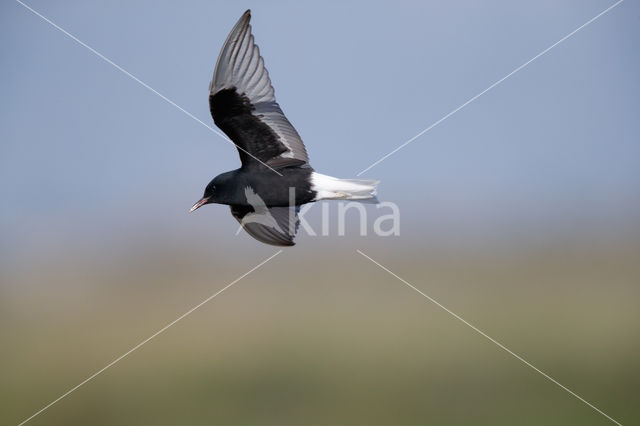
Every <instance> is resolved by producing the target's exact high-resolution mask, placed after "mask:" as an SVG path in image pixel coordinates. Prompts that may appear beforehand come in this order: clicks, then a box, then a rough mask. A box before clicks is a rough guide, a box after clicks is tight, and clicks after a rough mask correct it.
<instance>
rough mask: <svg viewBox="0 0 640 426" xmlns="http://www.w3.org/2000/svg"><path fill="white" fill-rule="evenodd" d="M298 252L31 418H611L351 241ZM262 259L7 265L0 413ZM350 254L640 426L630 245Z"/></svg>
mask: <svg viewBox="0 0 640 426" xmlns="http://www.w3.org/2000/svg"><path fill="white" fill-rule="evenodd" d="M323 247H324V246H323ZM581 247H582V246H581ZM310 250H311V249H310V248H307V249H300V250H287V251H285V252H284V253H282V254H281V255H280V256H278V257H276V258H275V259H274V260H273V261H272V262H270V263H268V264H267V265H265V266H264V267H263V268H261V269H259V270H258V271H256V272H255V273H254V274H252V275H250V276H248V277H246V278H245V279H243V280H242V281H240V282H238V283H237V284H236V285H235V286H233V287H231V288H230V289H228V290H227V291H226V292H224V293H222V294H221V295H220V296H219V297H218V298H216V299H214V300H213V301H211V302H210V303H208V304H207V305H204V306H203V307H202V308H200V309H199V310H197V311H195V312H194V313H193V314H192V315H190V316H189V317H187V318H185V319H184V320H182V321H181V322H179V323H178V324H176V325H175V326H173V327H172V328H170V329H168V330H167V331H166V332H165V333H163V334H161V335H159V336H158V337H157V338H156V339H154V340H152V341H151V342H149V343H148V344H146V345H145V346H143V347H142V348H140V349H139V350H137V351H136V352H134V353H132V354H131V355H130V356H128V357H127V358H125V359H123V360H122V361H120V362H119V363H117V364H116V365H114V366H113V367H112V368H111V369H109V370H107V371H105V372H104V373H103V374H101V375H100V376H98V377H96V378H95V379H94V380H92V381H90V382H89V383H87V384H86V385H84V386H83V387H81V388H79V389H78V390H77V391H76V392H74V393H72V394H70V395H69V396H68V397H67V398H65V399H63V400H61V401H60V402H59V403H57V404H56V405H54V406H53V407H51V408H50V409H49V410H47V411H46V412H44V413H42V414H41V415H40V416H38V417H36V418H34V419H33V420H31V421H30V422H29V423H28V424H32V425H210V424H231V425H256V424H260V425H299V424H305V425H329V424H331V425H425V424H447V425H469V424H473V425H513V424H518V425H541V424H545V425H556V424H557V425H568V424H571V425H606V424H611V423H610V422H609V421H608V420H607V419H606V418H604V417H603V416H601V415H600V414H598V413H596V412H595V411H594V410H592V409H591V408H589V407H588V406H586V405H585V404H583V403H582V402H580V401H578V400H577V399H576V398H574V397H572V396H571V395H569V394H568V393H567V392H565V391H564V390H562V389H560V388H559V387H558V386H556V385H555V384H553V383H551V382H549V381H548V380H546V379H545V378H543V377H542V376H540V375H539V374H537V373H536V372H534V371H533V370H531V369H530V368H528V367H527V366H525V365H523V364H522V363H521V362H519V361H518V360H516V359H514V358H513V357H511V356H510V355H509V354H507V353H506V352H504V351H502V350H501V349H499V348H498V347H496V346H495V345H494V344H492V343H490V342H489V341H487V340H486V339H485V338H483V337H481V336H480V335H478V334H477V333H475V332H474V331H473V330H471V329H470V328H468V327H467V326H465V325H464V324H462V323H460V322H459V321H457V320H456V319H454V318H453V317H451V316H450V315H449V314H447V313H446V312H444V311H443V310H441V309H440V308H438V307H437V306H435V305H433V304H432V303H430V302H429V301H428V300H426V299H425V298H423V297H421V296H419V295H418V294H417V293H415V292H414V291H413V290H410V289H409V288H407V287H406V286H405V285H404V284H402V283H401V282H399V281H397V280H396V279H394V278H393V277H391V276H390V275H388V274H387V273H385V272H384V271H382V270H380V269H379V268H378V267H376V266H375V265H373V264H372V263H370V262H369V261H367V260H366V259H364V258H362V257H361V256H359V255H358V254H356V253H355V252H354V250H353V248H351V247H342V248H339V249H335V248H333V249H331V250H329V249H327V248H326V247H325V248H316V249H314V250H315V251H313V252H312V251H310ZM273 251H275V250H273ZM273 251H272V250H271V249H270V248H266V249H264V250H263V251H260V252H257V253H248V254H247V255H246V259H238V258H236V257H235V256H234V255H233V254H232V253H224V252H216V253H215V256H213V255H211V256H210V255H209V254H208V253H207V252H206V250H202V249H196V248H187V247H182V246H171V245H166V246H164V247H162V248H158V249H157V250H155V251H153V252H148V251H147V252H146V253H145V254H144V255H140V254H138V255H135V256H134V255H132V253H134V252H136V250H128V251H127V250H122V252H120V253H119V254H116V253H110V254H109V255H104V254H101V255H100V256H98V255H96V254H95V253H94V254H85V255H84V257H82V255H80V254H78V253H75V252H74V253H71V254H70V255H66V254H64V253H60V254H59V255H58V256H56V258H55V259H54V258H49V259H41V260H39V261H38V262H34V263H22V264H13V265H12V266H11V267H5V268H3V273H2V280H3V286H2V297H1V298H0V308H1V310H0V316H1V319H2V324H3V326H2V342H3V345H2V346H3V349H2V351H0V365H1V366H2V380H1V381H0V382H1V385H0V392H1V397H0V400H1V401H2V409H1V410H0V424H18V423H19V422H20V421H22V420H24V419H25V418H27V417H28V416H30V415H31V414H33V413H34V412H35V411H37V410H38V409H40V408H41V407H42V406H44V405H45V404H47V403H49V402H50V401H52V400H53V399H55V398H56V397H58V396H59V395H60V394H62V393H63V392H64V391H66V390H67V389H69V388H71V387H72V386H74V385H76V384H77V383H79V382H81V381H82V380H83V379H85V378H86V377H88V376H89V375H90V374H92V373H93V372H95V371H97V370H98V369H100V368H101V367H103V366H104V365H106V364H107V363H109V362H110V361H112V360H113V359H115V358H116V357H118V356H119V355H121V354H122V353H124V352H126V351H127V350H128V349H130V348H131V347H133V346H134V345H136V344H137V343H138V342H140V341H141V340H143V339H145V338H146V337H148V336H149V335H151V334H152V333H153V332H155V331H156V330H158V329H159V328H161V327H162V326H164V325H165V324H167V323H169V322H170V321H172V320H173V319H175V318H176V317H178V316H179V315H181V314H182V313H183V312H185V311H186V310H188V309H189V308H190V307H192V306H194V305H196V304H197V303H199V302H200V301H202V300H203V299H205V298H206V297H208V296H209V295H211V294H212V293H214V292H215V291H217V290H219V289H220V288H222V287H223V286H224V285H226V284H227V283H229V282H230V281H232V280H233V279H235V278H236V277H238V276H239V275H241V274H243V273H244V272H245V271H246V270H248V269H250V268H251V267H252V266H254V265H256V264H257V263H259V262H260V261H261V260H262V259H264V258H266V257H268V256H269V255H270V254H271V253H272V252H273ZM365 251H366V252H367V254H369V255H371V256H372V257H373V258H375V259H377V260H379V261H381V262H382V263H384V264H385V265H386V266H388V267H389V268H391V269H392V270H393V271H394V272H396V273H398V274H399V275H400V276H402V277H403V278H405V279H407V280H408V281H409V282H411V283H413V284H414V285H416V286H417V287H419V288H420V289H422V290H423V291H425V292H426V293H427V294H429V295H430V296H432V297H434V298H435V299H436V300H438V301H439V302H441V303H442V304H444V305H445V306H447V307H448V308H450V309H451V310H453V311H454V312H456V313H458V314H459V315H461V316H462V317H464V318H465V319H466V320H468V321H469V322H471V323H473V324H474V325H476V326H477V327H479V328H480V329H482V330H483V331H485V332H486V333H488V334H489V335H491V336H492V337H494V338H496V339H497V340H499V341H500V342H502V343H503V344H505V345H506V346H507V347H509V348H510V349H512V350H513V351H515V352H516V353H518V354H520V355H522V356H523V357H524V358H526V359H527V360H529V361H530V362H532V363H533V364H534V365H536V366H537V367H538V368H540V369H541V370H543V371H545V372H546V373H548V374H549V375H551V376H553V377H554V378H556V379H557V380H558V381H559V382H561V383H563V384H564V385H566V386H568V387H569V388H570V389H572V390H574V391H575V392H576V393H578V394H579V395H581V396H583V397H584V398H585V399H587V400H588V401H590V402H592V403H593V404H595V405H596V406H597V407H599V408H600V409H602V410H603V411H605V412H606V413H608V414H609V415H611V416H612V417H614V418H615V419H617V420H618V421H620V422H621V423H623V424H638V423H639V421H638V419H639V418H640V408H638V407H640V401H639V397H638V391H637V390H638V385H640V357H639V356H638V354H639V353H640V342H639V339H638V336H640V311H639V310H638V300H640V288H639V286H638V283H639V277H640V263H639V262H638V260H639V259H640V256H639V254H640V250H639V248H638V247H637V246H634V245H630V246H606V247H600V248H590V249H589V250H584V249H582V248H576V247H572V246H564V247H558V248H556V249H549V250H541V251H531V252H527V251H526V250H524V251H513V252H510V251H493V252H486V253H481V254H478V253H476V254H470V253H469V254H465V255H461V254H458V255H456V256H451V255H444V254H434V253H431V252H427V251H424V250H415V249H414V250H412V249H410V248H406V249H405V250H404V251H402V250H393V251H391V250H382V249H380V248H376V247H372V248H370V249H367V250H365ZM318 256H320V257H318ZM318 258H321V259H322V263H319V262H318V261H317V259H318ZM314 259H315V260H314Z"/></svg>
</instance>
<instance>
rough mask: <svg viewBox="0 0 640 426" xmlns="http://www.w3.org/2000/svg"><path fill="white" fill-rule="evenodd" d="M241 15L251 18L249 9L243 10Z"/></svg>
mask: <svg viewBox="0 0 640 426" xmlns="http://www.w3.org/2000/svg"><path fill="white" fill-rule="evenodd" d="M242 17H243V18H249V19H251V9H247V10H245V12H244V13H243V14H242Z"/></svg>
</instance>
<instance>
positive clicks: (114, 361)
mask: <svg viewBox="0 0 640 426" xmlns="http://www.w3.org/2000/svg"><path fill="white" fill-rule="evenodd" d="M280 253H282V250H278V251H277V252H276V253H275V254H273V255H271V256H270V257H268V258H267V259H265V260H263V261H262V262H260V263H259V264H257V265H256V266H254V267H253V268H251V269H250V270H249V271H247V272H245V273H244V274H242V275H240V276H239V277H238V278H236V279H235V280H233V281H231V282H230V283H229V284H227V285H226V286H224V287H222V288H221V289H220V290H218V291H217V292H215V293H214V294H212V295H211V296H209V297H207V298H206V299H204V300H203V301H202V302H200V303H198V304H197V305H196V306H194V307H193V308H191V309H189V310H188V311H187V312H185V313H184V314H182V315H180V316H179V317H178V318H176V319H175V320H173V321H171V322H170V323H169V324H167V325H165V326H164V327H162V328H161V329H160V330H158V331H156V332H155V333H153V334H152V335H151V336H149V337H147V338H146V339H144V340H143V341H142V342H140V343H138V344H137V345H135V346H134V347H132V348H131V349H129V350H128V351H127V352H125V353H123V354H122V355H120V356H119V357H118V358H116V359H114V360H113V361H111V362H110V363H109V364H107V365H105V366H104V367H102V368H101V369H100V370H98V371H96V372H95V373H93V374H92V375H91V376H89V377H87V378H86V379H84V380H83V381H82V382H80V383H78V384H77V385H75V386H74V387H72V388H71V389H69V390H68V391H66V392H65V393H63V394H62V395H60V396H59V397H58V398H56V399H54V400H53V401H51V402H50V403H49V404H47V405H45V406H44V407H42V408H41V409H40V410H38V411H37V412H35V413H34V414H32V415H31V416H29V417H27V418H26V419H24V420H23V421H22V422H21V423H20V424H18V426H22V425H23V424H25V423H27V422H28V421H29V420H31V419H33V418H34V417H36V416H37V415H38V414H40V413H42V412H43V411H45V410H47V409H48V408H49V407H51V406H52V405H53V404H55V403H57V402H58V401H60V400H61V399H63V398H64V397H66V396H67V395H69V394H70V393H71V392H73V391H75V390H76V389H78V388H79V387H80V386H82V385H84V384H86V383H87V382H89V381H90V380H92V379H93V378H95V377H96V376H97V375H99V374H100V373H102V372H103V371H105V370H106V369H107V368H109V367H111V366H112V365H114V364H115V363H117V362H118V361H120V360H122V359H123V358H124V357H126V356H127V355H129V354H130V353H131V352H133V351H135V350H137V349H139V348H140V347H141V346H142V345H144V344H145V343H147V342H149V341H150V340H151V339H153V338H154V337H156V336H158V335H159V334H161V333H162V332H164V331H165V330H167V329H168V328H169V327H171V326H172V325H174V324H175V323H177V322H178V321H180V320H182V319H183V318H185V317H186V316H188V315H190V314H191V313H193V311H195V310H196V309H198V308H199V307H201V306H202V305H204V304H205V303H207V302H209V301H210V300H211V299H214V298H215V297H216V296H218V295H219V294H220V293H222V292H223V291H225V290H226V289H228V288H229V287H231V286H232V285H234V284H235V283H237V282H238V281H240V280H241V279H243V278H244V277H246V276H247V275H249V274H250V273H252V272H253V271H255V270H256V269H258V268H260V267H261V266H262V265H264V264H265V263H267V262H268V261H270V260H271V259H273V258H274V257H276V256H277V255H279V254H280Z"/></svg>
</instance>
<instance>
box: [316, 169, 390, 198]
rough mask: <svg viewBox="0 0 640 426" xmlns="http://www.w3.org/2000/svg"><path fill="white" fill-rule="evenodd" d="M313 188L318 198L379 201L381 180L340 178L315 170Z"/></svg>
mask: <svg viewBox="0 0 640 426" xmlns="http://www.w3.org/2000/svg"><path fill="white" fill-rule="evenodd" d="M310 182H311V190H312V191H315V192H316V198H315V199H314V201H317V200H359V201H362V202H366V203H377V202H378V199H377V198H376V185H378V183H380V181H379V180H369V179H338V178H335V177H331V176H327V175H323V174H320V173H316V172H313V173H312V174H311V179H310Z"/></svg>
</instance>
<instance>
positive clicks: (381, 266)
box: [356, 250, 622, 426]
mask: <svg viewBox="0 0 640 426" xmlns="http://www.w3.org/2000/svg"><path fill="white" fill-rule="evenodd" d="M356 251H357V252H358V253H360V254H361V255H362V256H364V257H365V258H367V259H369V260H370V261H371V262H373V263H375V264H376V265H378V266H379V267H380V268H381V269H383V270H385V271H387V272H388V273H389V274H391V275H392V276H394V277H395V278H397V279H398V280H400V281H402V282H403V283H404V284H406V285H407V286H408V287H409V288H411V289H413V290H415V291H416V292H418V293H419V294H421V295H422V296H423V297H425V298H427V299H428V300H429V301H430V302H431V303H433V304H435V305H437V306H438V307H439V308H442V309H443V310H444V311H445V312H447V313H448V314H450V315H451V316H453V317H454V318H456V319H457V320H459V321H461V322H462V323H463V324H465V325H466V326H468V327H470V328H471V329H472V330H474V331H475V332H477V333H478V334H480V335H481V336H483V337H485V338H486V339H488V340H489V341H490V342H491V343H493V344H495V345H496V346H498V347H499V348H500V349H502V350H504V351H505V352H507V353H508V354H509V355H512V356H513V357H515V358H516V359H517V360H518V361H520V362H522V363H524V364H525V365H527V366H528V367H530V368H532V369H533V370H535V371H536V372H537V373H539V374H541V375H542V376H543V377H544V378H546V379H547V380H549V381H551V382H553V383H555V384H556V385H558V386H560V387H561V388H562V389H564V390H565V391H567V392H568V393H569V394H571V395H573V396H574V397H576V398H577V399H579V400H580V401H582V402H584V403H585V404H587V405H588V406H589V407H591V408H593V409H594V410H595V411H597V412H598V413H600V414H602V415H603V416H604V417H606V418H607V419H609V420H611V421H612V422H613V423H615V424H617V425H619V426H622V425H621V423H619V422H617V421H616V420H614V419H613V418H611V417H610V416H608V415H607V414H606V413H605V412H604V411H602V410H600V409H599V408H598V407H596V406H595V405H593V404H591V403H590V402H589V401H587V400H585V399H584V398H583V397H581V396H580V395H578V394H577V393H575V392H574V391H572V390H571V389H569V388H568V387H566V386H564V385H563V384H562V383H560V382H558V381H557V380H556V379H554V378H553V377H551V376H549V375H548V374H547V373H545V372H544V371H542V370H540V369H539V368H537V367H536V366H535V365H533V364H531V363H530V362H529V361H527V360H526V359H524V358H522V357H521V356H520V355H518V354H516V353H515V352H513V351H512V350H511V349H509V348H507V347H506V346H504V345H503V344H502V343H500V342H498V341H497V340H496V339H494V338H493V337H491V336H489V335H488V334H486V333H485V332H483V331H482V330H480V329H479V328H477V327H476V326H474V325H473V324H471V323H469V322H468V321H466V320H465V319H464V318H462V317H461V316H460V315H458V314H456V313H455V312H453V311H451V310H450V309H448V308H447V307H446V306H444V305H442V304H441V303H440V302H438V301H437V300H435V299H434V298H432V297H430V296H429V295H427V294H426V293H424V292H422V291H421V290H419V289H418V288H416V287H415V286H413V285H412V284H411V283H409V282H408V281H406V280H404V279H402V278H401V277H399V276H398V275H396V274H395V273H393V272H392V271H391V270H390V269H388V268H386V267H384V266H383V265H381V264H380V263H378V262H377V261H375V260H373V259H372V258H371V257H369V256H367V255H366V254H364V253H363V252H361V251H360V250H356Z"/></svg>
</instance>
